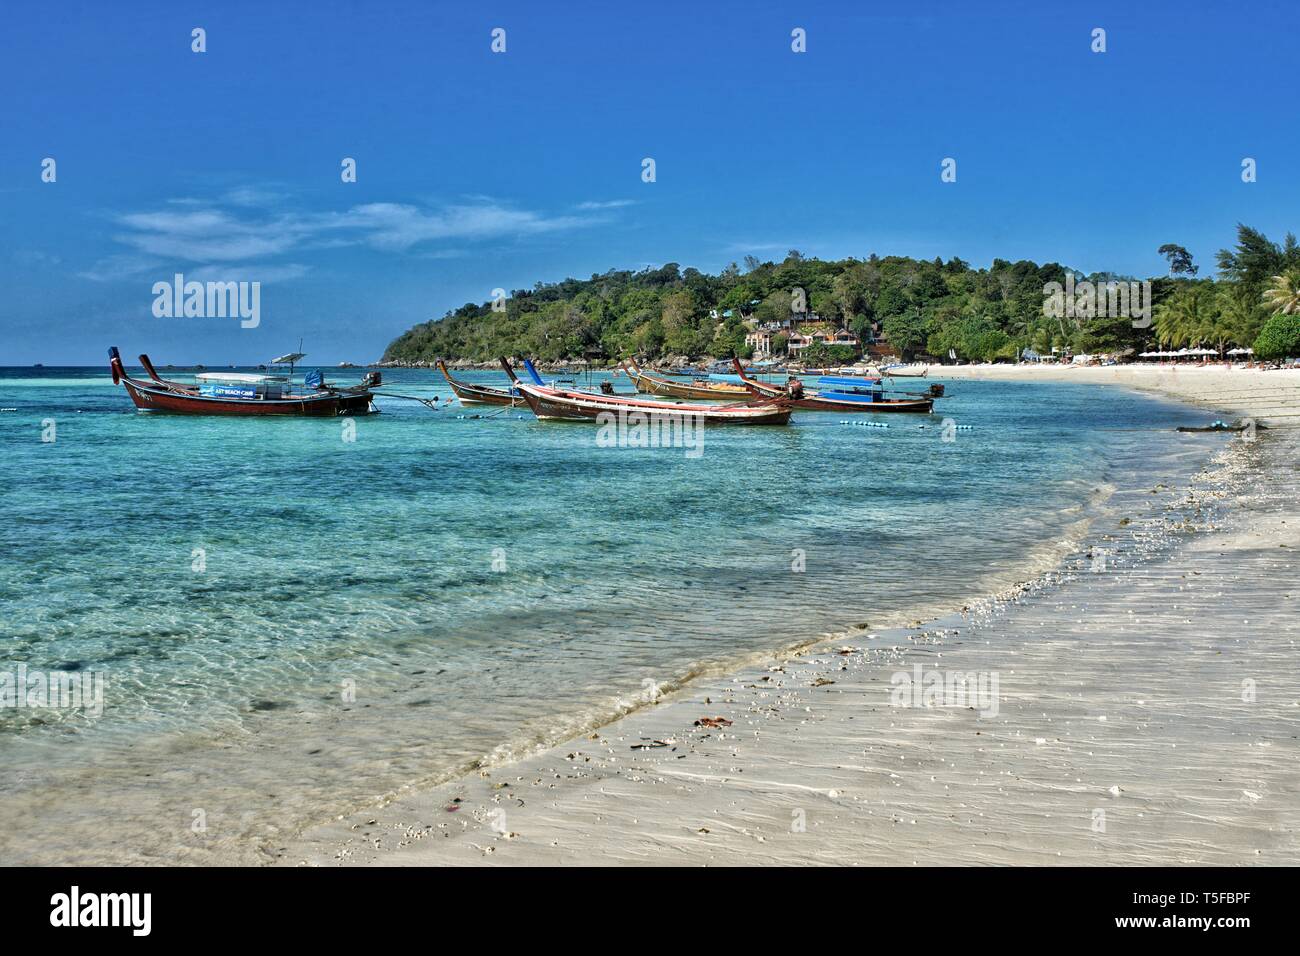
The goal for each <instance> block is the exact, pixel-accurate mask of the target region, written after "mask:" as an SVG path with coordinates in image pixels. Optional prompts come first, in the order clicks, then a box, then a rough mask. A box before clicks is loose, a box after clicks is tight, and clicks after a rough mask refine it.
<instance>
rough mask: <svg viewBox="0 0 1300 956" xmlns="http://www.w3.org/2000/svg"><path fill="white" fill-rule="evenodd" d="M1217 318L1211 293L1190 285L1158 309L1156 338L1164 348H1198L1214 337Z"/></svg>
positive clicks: (1201, 287)
mask: <svg viewBox="0 0 1300 956" xmlns="http://www.w3.org/2000/svg"><path fill="white" fill-rule="evenodd" d="M1216 314H1217V310H1216V309H1215V307H1214V302H1213V301H1212V300H1211V298H1210V296H1209V293H1208V290H1207V289H1206V288H1205V287H1203V286H1196V285H1189V286H1187V287H1185V288H1182V289H1179V290H1178V291H1177V292H1175V293H1174V294H1173V295H1171V296H1170V297H1169V298H1167V299H1165V301H1164V302H1161V303H1160V304H1159V305H1158V306H1156V312H1155V330H1156V336H1157V337H1158V339H1159V341H1160V343H1161V344H1162V345H1163V344H1168V345H1171V346H1174V347H1179V346H1183V345H1195V344H1197V343H1198V342H1200V341H1201V340H1202V339H1207V338H1211V337H1213V336H1214V321H1215V317H1216Z"/></svg>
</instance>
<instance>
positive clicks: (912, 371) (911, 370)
mask: <svg viewBox="0 0 1300 956" xmlns="http://www.w3.org/2000/svg"><path fill="white" fill-rule="evenodd" d="M880 371H881V372H882V373H883V374H884V375H887V376H888V377H889V378H925V377H926V376H927V375H929V374H930V369H929V367H928V366H925V365H922V366H921V369H920V371H917V370H916V368H915V367H913V366H908V365H899V364H897V363H895V364H894V365H883V366H881V368H880Z"/></svg>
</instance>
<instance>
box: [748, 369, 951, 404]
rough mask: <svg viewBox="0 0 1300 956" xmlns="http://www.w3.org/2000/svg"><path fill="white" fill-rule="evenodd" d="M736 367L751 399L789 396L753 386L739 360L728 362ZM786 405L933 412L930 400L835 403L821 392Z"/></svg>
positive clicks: (765, 386) (764, 386)
mask: <svg viewBox="0 0 1300 956" xmlns="http://www.w3.org/2000/svg"><path fill="white" fill-rule="evenodd" d="M732 361H733V362H734V363H735V366H736V374H738V375H739V376H740V377H741V379H742V381H744V383H745V385H746V386H747V387H748V388H749V390H750V391H751V392H753V394H754V395H756V396H759V397H766V398H775V397H777V396H780V395H789V393H788V392H787V391H786V390H785V389H783V388H781V387H780V386H779V385H772V384H769V383H768V382H756V381H754V380H753V379H752V378H749V377H748V376H747V375H745V370H744V368H743V367H742V366H741V364H740V362H739V360H736V359H733V360H732ZM789 401H790V404H791V405H792V406H793V407H794V408H797V409H800V410H802V411H809V412H848V413H861V412H866V413H869V414H873V415H880V414H887V413H890V412H910V413H914V414H919V415H925V414H929V413H930V412H933V411H934V399H933V398H882V399H878V400H876V401H874V402H862V401H854V400H853V399H848V398H845V399H837V398H833V397H832V396H831V395H828V394H826V393H824V392H812V393H809V394H805V395H803V396H801V397H799V398H794V397H790V398H789Z"/></svg>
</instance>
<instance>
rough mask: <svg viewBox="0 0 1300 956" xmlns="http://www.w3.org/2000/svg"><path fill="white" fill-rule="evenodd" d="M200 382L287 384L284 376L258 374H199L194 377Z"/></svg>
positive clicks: (286, 378)
mask: <svg viewBox="0 0 1300 956" xmlns="http://www.w3.org/2000/svg"><path fill="white" fill-rule="evenodd" d="M194 377H195V378H196V379H198V380H199V381H200V382H241V383H243V384H245V385H263V384H265V383H267V382H287V381H288V380H289V379H288V377H287V376H284V375H262V374H260V373H258V372H199V373H198V374H197V375H195V376H194Z"/></svg>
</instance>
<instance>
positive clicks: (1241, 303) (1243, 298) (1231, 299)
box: [1215, 282, 1262, 345]
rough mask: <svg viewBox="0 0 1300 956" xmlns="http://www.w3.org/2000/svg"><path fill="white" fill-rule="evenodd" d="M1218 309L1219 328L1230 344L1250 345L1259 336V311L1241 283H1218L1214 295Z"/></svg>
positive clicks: (1248, 290)
mask: <svg viewBox="0 0 1300 956" xmlns="http://www.w3.org/2000/svg"><path fill="white" fill-rule="evenodd" d="M1215 300H1216V303H1215V304H1216V305H1217V306H1218V309H1219V326H1220V328H1221V329H1222V331H1223V334H1224V335H1225V336H1226V338H1227V340H1228V341H1230V342H1236V343H1237V344H1238V345H1250V343H1251V342H1253V341H1255V336H1256V335H1258V334H1259V327H1260V324H1261V320H1262V317H1261V315H1260V312H1261V309H1260V307H1259V305H1258V304H1257V303H1256V302H1255V301H1254V299H1253V297H1252V296H1251V294H1250V289H1249V288H1248V287H1247V286H1246V284H1245V283H1242V282H1228V283H1220V288H1219V291H1218V293H1217V294H1216V295H1215Z"/></svg>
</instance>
